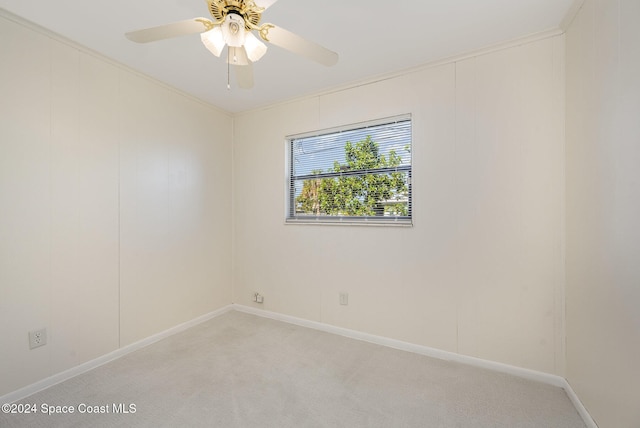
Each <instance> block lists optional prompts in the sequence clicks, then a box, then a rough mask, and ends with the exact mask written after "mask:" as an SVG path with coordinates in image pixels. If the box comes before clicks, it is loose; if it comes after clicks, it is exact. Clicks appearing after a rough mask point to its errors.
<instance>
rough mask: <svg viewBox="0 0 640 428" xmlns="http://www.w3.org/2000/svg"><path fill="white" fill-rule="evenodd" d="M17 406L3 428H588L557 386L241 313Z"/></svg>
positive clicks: (0, 417)
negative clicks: (31, 409) (30, 410)
mask: <svg viewBox="0 0 640 428" xmlns="http://www.w3.org/2000/svg"><path fill="white" fill-rule="evenodd" d="M21 403H30V404H34V405H35V406H36V407H37V408H38V413H37V414H35V415H6V414H2V413H0V426H2V427H65V428H66V427H261V428H262V427H278V428H284V427H296V428H297V427H349V428H355V427H394V428H395V427H460V428H462V427H470V428H482V427H490V428H500V427H505V428H520V427H522V428H524V427H531V428H540V427H553V428H555V427H561V428H573V427H576V428H577V427H580V428H583V427H585V425H584V423H583V422H582V420H581V418H580V416H579V415H578V413H577V411H576V410H575V408H574V407H573V405H572V404H571V402H570V401H569V399H568V397H567V395H566V393H565V392H564V391H563V390H562V389H560V388H556V387H553V386H549V385H545V384H541V383H537V382H532V381H528V380H523V379H520V378H516V377H512V376H509V375H505V374H501V373H495V372H492V371H488V370H483V369H478V368H475V367H469V366H465V365H462V364H458V363H451V362H447V361H442V360H438V359H433V358H429V357H425V356H421V355H417V354H412V353H409V352H404V351H399V350H395V349H390V348H386V347H383V346H378V345H373V344H370V343H366V342H362V341H358V340H353V339H348V338H344V337H341V336H336V335H332V334H329V333H324V332H319V331H315V330H312V329H308V328H304V327H299V326H295V325H290V324H287V323H283V322H279V321H273V320H269V319H264V318H260V317H256V316H254V315H249V314H245V313H241V312H236V311H232V312H229V313H226V314H224V315H222V316H220V317H218V318H215V319H213V320H210V321H207V322H206V323H203V324H200V325H198V326H196V327H193V328H191V329H189V330H187V331H185V332H182V333H179V334H177V335H174V336H171V337H169V338H167V339H164V340H162V341H160V342H157V343H155V344H153V345H150V346H148V347H146V348H144V349H141V350H139V351H137V352H134V353H131V354H128V355H127V356H125V357H123V358H120V359H118V360H116V361H113V362H111V363H109V364H106V365H104V366H101V367H99V368H97V369H94V370H92V371H90V372H87V373H85V374H83V375H80V376H77V377H75V378H73V379H70V380H68V381H66V382H63V383H61V384H58V385H56V386H53V387H51V388H49V389H47V390H44V391H42V392H39V393H37V394H34V395H32V396H31V397H29V398H27V399H24V400H22V401H21ZM42 403H46V404H47V405H49V406H63V405H67V406H74V408H75V410H76V413H74V414H54V415H51V416H47V415H43V414H42V413H41V411H40V410H41V408H42ZM114 404H116V407H117V405H118V404H122V405H124V407H125V408H128V406H129V405H130V404H133V405H135V413H127V414H123V413H114V409H113V405H114ZM82 405H89V406H102V410H104V409H109V413H105V414H88V413H83V414H81V413H78V412H79V410H80V409H82V408H83V407H82ZM98 410H100V409H98Z"/></svg>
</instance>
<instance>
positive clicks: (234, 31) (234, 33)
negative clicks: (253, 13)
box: [222, 13, 246, 48]
mask: <svg viewBox="0 0 640 428" xmlns="http://www.w3.org/2000/svg"><path fill="white" fill-rule="evenodd" d="M222 34H223V35H224V40H225V41H226V42H227V45H229V46H233V47H236V48H239V47H240V46H242V45H244V40H245V34H246V31H245V28H244V19H242V17H241V16H240V15H236V14H235V13H230V14H228V15H227V17H226V18H225V20H224V23H223V24H222Z"/></svg>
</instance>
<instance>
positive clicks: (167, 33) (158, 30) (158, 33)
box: [125, 18, 213, 43]
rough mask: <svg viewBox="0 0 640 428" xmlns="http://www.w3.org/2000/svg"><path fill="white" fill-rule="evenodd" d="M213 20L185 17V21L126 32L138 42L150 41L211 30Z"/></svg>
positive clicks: (128, 37) (128, 36)
mask: <svg viewBox="0 0 640 428" xmlns="http://www.w3.org/2000/svg"><path fill="white" fill-rule="evenodd" d="M212 28H213V22H212V21H211V20H210V19H206V18H193V19H185V20H184V21H178V22H173V23H171V24H165V25H160V26H158V27H152V28H145V29H143V30H137V31H131V32H129V33H126V34H125V36H126V37H127V39H129V40H131V41H133V42H136V43H149V42H155V41H156V40H163V39H169V38H172V37H178V36H184V35H186V34H195V33H202V32H204V31H208V30H211V29H212Z"/></svg>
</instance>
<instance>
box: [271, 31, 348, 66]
mask: <svg viewBox="0 0 640 428" xmlns="http://www.w3.org/2000/svg"><path fill="white" fill-rule="evenodd" d="M267 25H268V26H267V27H266V30H265V31H264V33H266V34H262V33H261V36H262V37H263V39H265V40H266V41H267V42H270V43H273V44H274V45H276V46H280V47H281V48H283V49H286V50H288V51H291V52H293V53H295V54H298V55H301V56H303V57H305V58H308V59H310V60H313V61H316V62H319V63H320V64H323V65H326V66H332V65H335V64H336V63H337V62H338V54H337V53H335V52H333V51H330V50H329V49H327V48H325V47H323V46H320V45H319V44H317V43H314V42H310V41H309V40H306V39H303V38H302V37H300V36H298V35H297V34H294V33H292V32H291V31H287V30H285V29H283V28H280V27H277V26H275V25H272V24H267Z"/></svg>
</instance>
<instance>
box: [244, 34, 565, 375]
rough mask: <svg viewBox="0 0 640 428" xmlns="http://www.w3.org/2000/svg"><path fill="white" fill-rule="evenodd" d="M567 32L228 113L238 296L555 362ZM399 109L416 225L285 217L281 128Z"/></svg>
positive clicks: (491, 353) (559, 354)
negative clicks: (408, 126)
mask: <svg viewBox="0 0 640 428" xmlns="http://www.w3.org/2000/svg"><path fill="white" fill-rule="evenodd" d="M563 47H564V40H563V37H562V36H558V37H551V38H546V39H543V40H539V41H535V42H531V43H525V44H522V45H520V46H516V47H512V48H509V49H503V50H500V51H497V52H493V53H488V54H484V55H478V56H476V57H473V58H469V59H466V60H461V61H458V62H455V63H453V62H452V63H448V64H444V65H441V66H435V67H431V68H427V69H423V70H419V71H415V72H412V73H407V74H404V75H401V76H398V77H395V78H390V79H387V80H383V81H379V82H376V83H371V84H366V85H360V86H358V87H354V88H352V89H346V90H342V91H337V92H334V93H330V94H326V95H322V96H318V97H312V98H307V99H304V100H301V101H296V102H291V103H286V104H282V105H278V106H274V107H272V108H268V109H263V110H259V111H254V112H249V113H246V114H242V115H239V116H238V117H236V119H235V122H234V123H235V130H234V133H235V137H234V165H235V167H234V212H235V214H234V216H235V220H236V221H235V232H234V236H235V239H234V302H236V303H240V304H243V305H255V304H254V303H253V302H252V301H251V296H252V294H253V293H254V292H260V293H262V294H263V295H264V296H265V302H264V304H263V305H260V306H258V307H260V308H264V309H266V310H270V311H275V312H279V313H284V314H288V315H292V316H296V317H301V318H305V319H310V320H314V321H320V322H324V323H328V324H332V325H337V326H340V327H345V328H350V329H355V330H359V331H363V332H367V333H372V334H376V335H381V336H386V337H390V338H394V339H399V340H403V341H408V342H411V343H416V344H421V345H426V346H431V347H434V348H439V349H443V350H447V351H452V352H458V353H461V354H465V355H471V356H475V357H479V358H484V359H489V360H494V361H499V362H503V363H507V364H512V365H516V366H520V367H526V368H531V369H535V370H540V371H544V372H548V373H555V374H563V373H564V342H563V338H564V326H563V295H564V290H563V285H564V267H563V253H562V251H563V236H564V229H563V219H564V211H563V201H564V189H563V183H564V158H563V156H564V143H563V123H564V86H563V85H564V79H563V78H564V75H563V73H564V69H563V61H564V59H563V58H564V50H563ZM403 113H411V114H412V115H413V126H414V147H413V154H414V172H413V177H414V181H413V189H414V227H412V228H395V227H358V226H355V227H353V226H352V227H345V226H308V225H307V226H305V225H285V224H284V210H285V209H284V204H285V202H284V195H285V143H284V140H285V136H286V135H289V134H295V133H300V132H305V131H312V130H317V129H322V128H327V127H332V126H337V125H344V124H350V123H355V122H359V121H365V120H371V119H376V118H383V117H387V116H393V115H398V114H403ZM340 292H348V293H349V305H348V306H340V305H339V300H338V295H339V293H340Z"/></svg>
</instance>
